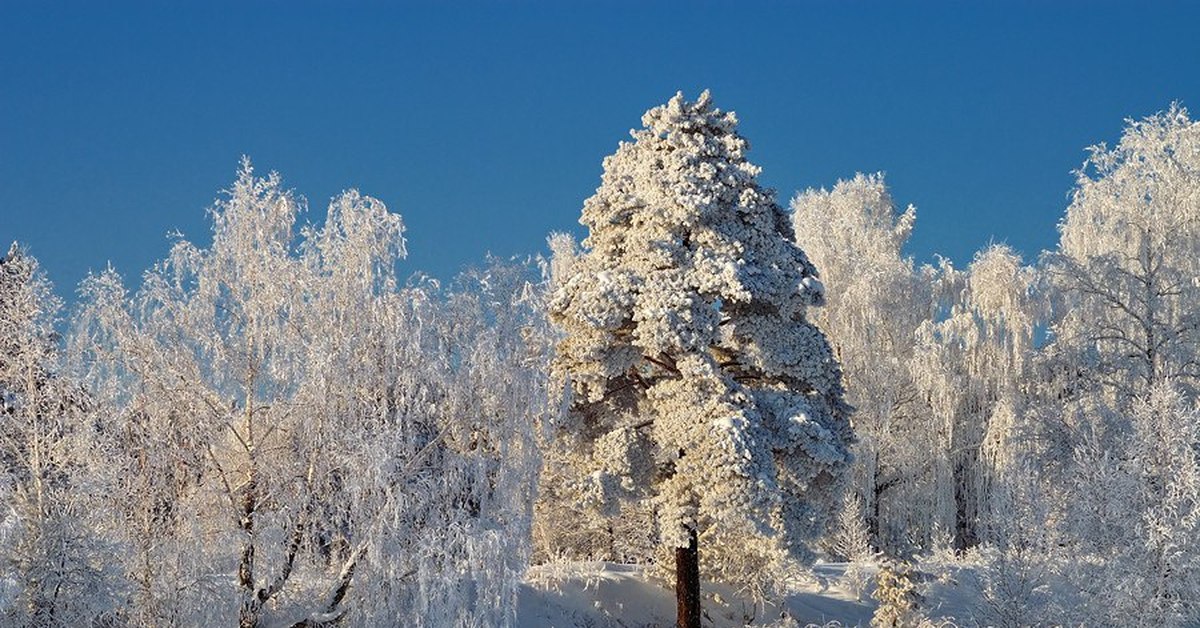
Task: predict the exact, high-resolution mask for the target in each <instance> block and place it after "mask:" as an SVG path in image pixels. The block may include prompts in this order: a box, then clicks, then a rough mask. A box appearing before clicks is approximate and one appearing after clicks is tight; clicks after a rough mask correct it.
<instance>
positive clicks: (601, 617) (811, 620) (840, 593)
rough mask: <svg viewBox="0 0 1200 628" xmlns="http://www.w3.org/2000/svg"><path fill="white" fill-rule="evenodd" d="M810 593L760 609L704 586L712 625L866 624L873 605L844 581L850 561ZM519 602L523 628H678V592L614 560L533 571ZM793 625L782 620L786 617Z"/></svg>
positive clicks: (825, 568)
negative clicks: (676, 602)
mask: <svg viewBox="0 0 1200 628" xmlns="http://www.w3.org/2000/svg"><path fill="white" fill-rule="evenodd" d="M814 569H815V575H816V576H817V578H816V580H817V581H816V582H814V583H813V584H812V586H811V590H803V591H799V592H797V593H795V594H793V595H792V596H790V597H788V598H787V599H786V600H785V601H784V602H783V604H782V606H775V605H767V606H765V607H764V606H762V605H755V604H754V603H753V602H752V601H751V600H749V599H748V598H746V597H745V596H739V595H738V594H737V593H736V592H734V591H733V590H732V589H730V588H729V587H722V586H715V585H705V586H704V591H703V593H704V602H703V605H704V612H705V614H706V616H707V619H708V621H706V623H705V625H706V626H713V627H714V628H724V627H727V626H746V625H752V626H771V625H785V626H794V625H800V626H805V625H809V624H816V625H819V626H820V625H825V624H827V623H829V622H834V621H836V622H838V623H839V624H840V625H842V626H858V625H862V626H865V625H867V624H868V622H869V621H870V619H871V613H872V612H874V609H875V604H874V600H871V599H870V597H869V595H868V594H867V593H866V592H864V593H863V594H862V600H861V601H860V600H859V596H857V595H855V594H854V592H853V591H851V590H850V588H848V587H847V586H846V585H845V583H844V580H845V579H844V575H845V572H846V570H847V565H845V564H818V565H816V567H815V568H814ZM526 581H527V584H526V585H525V587H524V588H523V589H522V591H521V595H520V598H519V600H518V602H517V605H518V606H517V625H518V626H520V627H521V628H570V627H577V626H578V627H588V628H591V627H596V628H600V627H608V626H620V627H625V626H630V627H632V626H639V627H640V626H664V627H665V626H673V625H674V623H675V598H674V594H673V592H672V591H669V590H667V589H666V588H664V587H663V586H661V585H660V584H658V583H656V582H653V581H649V580H647V578H646V577H645V576H644V575H643V572H642V570H641V568H640V567H637V566H631V565H616V564H612V563H601V562H593V563H571V564H562V565H544V566H539V567H533V568H531V569H530V571H529V574H528V576H527V578H526ZM784 617H789V618H791V619H794V620H795V622H796V623H792V621H790V620H785V621H783V622H781V618H784Z"/></svg>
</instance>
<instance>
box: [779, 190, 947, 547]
mask: <svg viewBox="0 0 1200 628" xmlns="http://www.w3.org/2000/svg"><path fill="white" fill-rule="evenodd" d="M791 211H792V223H793V225H794V227H795V231H796V242H797V243H798V244H799V245H800V247H801V248H802V249H803V250H804V251H805V252H806V253H807V254H808V256H809V259H811V260H812V261H813V263H814V264H815V265H816V266H817V268H820V269H821V276H822V278H823V279H824V280H825V281H826V282H827V283H828V284H829V288H828V290H827V293H826V297H825V298H826V304H825V306H824V307H822V308H820V309H818V310H816V311H814V312H813V314H812V319H813V321H814V323H816V324H817V325H818V326H819V327H820V328H821V329H822V330H824V331H825V333H826V334H827V335H828V336H829V339H830V342H831V343H832V345H833V347H834V351H835V353H836V354H837V358H838V361H839V362H840V363H841V365H842V370H843V372H844V374H845V382H846V390H847V399H848V401H849V402H850V403H851V404H852V405H853V406H854V408H855V410H854V432H855V435H856V436H857V437H858V442H857V443H856V445H855V453H856V455H855V463H854V490H855V493H857V494H858V496H859V500H860V502H861V506H862V508H863V510H864V514H865V516H866V522H865V523H866V525H867V527H868V529H869V531H870V536H871V543H872V544H873V545H874V546H875V547H876V548H878V549H881V550H888V551H892V552H894V551H896V550H898V549H900V546H901V545H902V544H903V542H904V540H905V539H907V538H908V537H909V536H910V530H909V528H910V527H911V525H912V523H913V522H915V521H918V520H920V519H922V518H923V517H924V516H926V514H927V513H928V512H929V511H930V510H931V507H932V504H931V503H929V502H928V497H929V496H931V494H932V491H931V486H930V482H929V478H930V477H932V474H931V472H930V471H931V470H930V469H929V466H928V463H929V452H930V450H931V445H932V443H933V442H934V441H935V440H936V437H935V433H934V432H933V431H932V424H931V422H930V420H929V416H930V409H929V404H928V401H927V399H926V397H925V396H924V395H922V394H921V390H920V389H919V388H918V386H917V385H916V382H915V381H914V374H913V372H912V369H913V356H914V351H915V349H916V343H917V329H918V328H920V326H921V325H922V324H924V323H925V322H926V321H928V320H930V319H931V318H932V317H933V315H934V309H935V305H936V304H935V300H934V293H933V285H934V279H935V271H934V270H933V269H932V268H929V267H921V268H918V267H916V266H915V264H914V263H913V260H912V258H911V257H907V256H905V255H904V252H903V248H904V245H905V243H906V242H907V241H908V238H909V236H910V234H911V233H912V229H913V224H914V222H915V221H916V209H915V208H914V207H912V206H911V205H910V206H909V207H908V208H907V209H906V210H905V211H904V212H897V211H896V207H895V204H894V202H893V201H892V197H891V194H890V192H889V191H888V189H887V185H886V183H885V182H884V178H883V175H882V174H873V175H863V174H859V175H856V176H855V177H854V178H853V179H850V180H845V181H838V183H837V184H836V185H835V186H834V187H833V188H832V189H830V190H825V189H819V190H815V189H810V190H807V191H805V192H803V193H801V194H798V195H796V197H795V198H793V199H792V202H791ZM847 503H854V502H847Z"/></svg>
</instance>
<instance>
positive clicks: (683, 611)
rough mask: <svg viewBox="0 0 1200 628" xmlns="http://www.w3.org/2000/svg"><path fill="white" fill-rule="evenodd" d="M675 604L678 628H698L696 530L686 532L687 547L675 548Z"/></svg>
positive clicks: (698, 583)
mask: <svg viewBox="0 0 1200 628" xmlns="http://www.w3.org/2000/svg"><path fill="white" fill-rule="evenodd" d="M675 603H676V608H677V613H678V620H677V621H676V624H675V625H676V626H677V627H678V628H700V550H699V547H698V542H697V540H696V530H695V529H694V528H693V529H691V530H688V546H687V547H677V548H675Z"/></svg>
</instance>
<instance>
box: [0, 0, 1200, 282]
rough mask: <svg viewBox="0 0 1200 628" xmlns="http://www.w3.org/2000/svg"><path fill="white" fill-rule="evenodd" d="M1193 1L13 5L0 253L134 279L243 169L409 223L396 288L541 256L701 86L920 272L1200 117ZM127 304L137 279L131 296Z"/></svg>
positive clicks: (777, 180) (784, 195)
mask: <svg viewBox="0 0 1200 628" xmlns="http://www.w3.org/2000/svg"><path fill="white" fill-rule="evenodd" d="M1197 24H1200V9H1198V4H1197V3H1190V4H1185V3H1182V2H1164V3H1153V2H1136V3H1135V2H1128V3H1123V4H1116V3H1103V2H1102V3H1096V2H1057V3H1048V2H1017V3H1002V2H982V3H967V2H954V3H944V4H943V3H937V4H931V3H909V2H900V3H887V4H884V3H878V4H877V3H866V2H845V3H843V2H832V1H830V2H813V3H782V2H765V3H749V2H747V3H734V2H724V3H700V4H696V3H682V2H681V3H649V4H642V3H606V2H559V3H549V2H545V3H541V2H539V3H534V2H498V3H487V4H473V5H472V4H442V3H439V4H437V5H435V4H433V3H429V4H421V5H401V6H384V5H382V4H357V3H342V2H336V3H335V2H327V3H292V2H258V3H254V2H251V3H247V4H246V5H245V6H243V5H241V4H234V3H228V4H223V3H212V2H207V3H195V4H188V3H182V2H153V3H143V4H126V3H121V2H91V3H86V4H85V3H78V4H59V3H42V2H37V3H35V2H26V1H14V0H0V240H2V241H4V242H5V246H6V243H7V242H8V241H10V240H13V239H16V240H20V241H22V242H24V243H26V244H28V245H29V246H30V247H31V249H32V251H33V253H34V254H35V255H36V256H38V257H39V258H40V259H41V260H42V263H43V264H44V266H45V267H46V268H47V269H48V271H49V273H50V276H51V279H52V280H53V281H55V283H56V284H57V285H58V288H59V291H60V292H61V293H63V294H70V293H72V291H73V289H74V286H75V284H76V283H77V282H78V281H79V280H80V279H81V278H82V277H83V276H84V275H85V273H86V272H87V271H88V270H89V269H100V268H103V267H104V265H105V264H106V263H107V262H108V261H110V260H111V261H112V263H113V264H114V265H115V266H116V267H117V268H118V270H120V271H121V272H122V273H123V274H124V275H125V276H126V277H127V278H136V276H137V275H138V274H139V273H140V272H141V271H142V270H143V269H144V268H146V267H147V266H148V265H149V264H151V263H152V262H153V261H154V260H156V259H158V258H160V257H162V256H163V255H164V254H165V253H166V251H167V247H168V241H167V239H166V237H165V234H166V233H167V232H169V231H173V230H176V229H178V230H181V231H183V232H184V233H185V234H187V235H188V236H189V237H190V238H192V239H194V240H197V241H201V242H203V241H207V240H208V224H207V218H206V216H205V212H204V210H205V208H206V207H208V206H209V205H210V204H211V202H212V200H213V199H214V198H215V197H216V196H217V193H218V191H219V190H220V189H223V188H224V187H226V186H228V185H229V183H230V182H231V181H232V179H233V176H234V173H235V170H236V167H237V162H238V158H239V156H240V155H242V154H247V155H250V156H251V158H252V159H253V160H254V162H255V164H256V166H257V167H258V168H259V169H260V170H263V171H266V170H278V171H279V172H280V173H282V175H283V176H284V179H285V182H286V183H287V184H288V185H289V186H290V187H293V188H295V189H296V190H297V191H298V192H299V193H301V194H303V195H304V196H306V197H307V198H308V199H309V201H310V214H309V216H310V218H311V219H312V220H314V221H316V220H320V219H321V218H322V217H323V215H324V208H325V205H326V203H327V202H328V199H329V198H330V197H331V196H333V195H334V194H336V193H338V192H339V191H340V190H342V189H344V188H348V187H357V188H359V189H361V190H362V191H363V192H364V193H367V194H371V195H373V196H376V197H379V198H381V199H382V200H384V201H385V202H386V203H387V204H388V206H389V207H391V208H392V209H393V210H395V211H399V212H400V213H401V214H403V216H404V219H405V221H406V223H407V225H408V227H409V231H408V236H409V249H410V253H411V254H410V257H409V260H408V261H407V262H406V263H405V268H404V269H403V270H404V271H405V273H406V274H407V273H408V272H413V271H417V270H423V271H427V272H430V273H431V274H433V275H435V276H439V277H443V278H445V277H449V276H451V275H452V274H453V273H454V272H455V271H456V270H457V269H459V268H461V267H462V266H463V265H466V264H471V263H475V262H478V261H479V260H481V259H482V257H483V255H484V254H485V252H487V251H491V252H493V253H496V254H500V255H505V256H507V255H512V254H518V253H522V254H523V253H530V252H536V251H540V250H541V249H542V248H543V246H544V238H545V235H546V233H547V232H549V231H551V230H568V229H569V230H574V231H576V232H577V233H579V232H580V229H581V228H580V227H579V226H578V224H577V222H576V221H577V219H578V215H579V210H580V206H581V203H582V201H583V199H584V198H586V197H587V196H589V195H590V194H591V193H592V191H593V190H594V189H595V187H596V186H597V185H598V183H599V177H600V170H601V165H600V162H601V159H602V158H603V157H604V156H605V155H607V154H609V153H611V152H613V150H614V149H615V148H616V145H617V142H618V141H620V140H622V139H625V138H626V137H627V131H628V129H630V128H631V127H634V126H637V125H638V124H639V119H640V116H641V114H642V112H643V111H644V110H646V109H647V108H649V107H652V106H654V105H656V104H659V103H661V102H664V101H665V100H667V99H668V98H669V97H670V96H671V95H672V94H673V93H674V92H675V91H676V90H682V91H683V92H685V93H686V94H688V95H689V96H691V97H694V96H695V95H696V94H698V93H699V92H700V91H701V90H702V89H703V88H706V87H707V88H711V89H712V91H713V95H714V98H715V100H716V103H717V105H718V106H720V107H722V108H724V109H733V110H735V111H737V113H738V115H739V117H740V119H741V130H742V132H743V134H744V135H746V136H747V137H748V138H749V139H750V141H751V142H752V144H753V147H754V148H753V150H752V152H751V158H752V160H754V161H755V162H757V163H758V164H759V165H761V166H763V168H764V173H763V179H764V180H765V181H766V183H767V184H769V185H771V186H773V187H775V188H776V189H778V190H779V194H780V197H781V199H780V200H781V202H786V201H787V199H788V198H790V197H791V195H792V194H794V193H795V192H796V191H797V190H802V189H804V188H807V187H810V186H829V185H832V184H833V183H834V182H835V181H836V180H837V179H838V178H839V177H848V176H851V175H853V174H854V173H855V172H856V171H864V172H865V171H875V170H883V171H886V172H887V176H888V181H889V183H890V184H891V186H892V189H893V192H894V196H895V197H896V199H897V201H899V202H900V203H901V204H905V203H910V202H911V203H914V204H916V205H917V206H918V220H917V227H916V233H915V236H914V238H913V240H912V242H911V246H910V249H911V252H912V253H913V254H914V255H915V256H916V257H917V258H918V260H921V261H925V260H929V259H930V258H931V257H932V255H933V254H934V253H942V254H943V255H946V256H949V257H951V258H952V259H954V260H955V261H957V262H959V263H964V262H966V261H968V260H969V259H970V257H971V255H972V253H973V252H974V251H975V250H976V249H978V248H979V247H981V246H983V245H985V244H987V243H988V242H989V241H993V240H995V241H1006V242H1008V243H1010V244H1012V245H1013V246H1015V247H1016V248H1018V249H1019V250H1021V251H1022V252H1024V253H1025V254H1026V256H1027V257H1032V256H1034V255H1036V254H1037V252H1038V251H1039V250H1041V249H1043V248H1047V247H1051V246H1053V244H1054V242H1055V241H1056V239H1057V234H1056V231H1055V225H1056V223H1057V221H1058V220H1059V218H1060V216H1061V214H1062V211H1063V209H1064V208H1065V206H1066V203H1067V195H1068V193H1069V192H1070V189H1071V186H1072V182H1073V177H1072V175H1071V173H1070V172H1071V170H1072V169H1073V168H1075V167H1077V166H1078V165H1079V164H1080V162H1081V161H1082V159H1083V157H1084V153H1083V149H1084V147H1086V146H1087V145H1089V144H1092V143H1095V142H1098V141H1109V142H1111V141H1113V140H1114V139H1116V138H1117V137H1118V136H1119V133H1120V130H1121V127H1122V121H1123V119H1124V118H1126V117H1129V116H1134V117H1142V116H1145V115H1148V114H1150V113H1153V112H1154V111H1157V110H1160V109H1164V108H1166V107H1167V106H1168V104H1169V103H1170V102H1171V101H1172V100H1181V101H1183V102H1184V104H1185V105H1192V106H1193V107H1195V108H1197V109H1200V42H1198V40H1197V34H1196V27H1197ZM131 283H132V282H131Z"/></svg>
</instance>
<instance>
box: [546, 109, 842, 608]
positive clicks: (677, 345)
mask: <svg viewBox="0 0 1200 628" xmlns="http://www.w3.org/2000/svg"><path fill="white" fill-rule="evenodd" d="M642 123H643V125H644V128H642V129H640V130H635V131H633V132H632V136H633V140H634V141H632V142H624V143H622V144H621V145H620V147H619V148H618V150H617V152H616V153H615V154H613V155H611V156H609V157H607V158H606V159H605V160H604V174H603V178H602V183H601V185H600V187H599V188H598V189H597V191H596V194H595V195H593V196H592V197H591V198H589V199H588V200H587V201H586V202H585V203H584V207H583V216H582V218H581V222H582V223H583V224H584V225H586V226H587V227H588V229H589V235H588V237H587V239H586V240H584V242H583V251H582V252H581V253H580V254H579V255H578V256H577V257H576V258H575V259H574V260H573V263H572V264H571V267H570V270H569V278H567V279H566V280H565V281H564V282H562V285H561V286H560V287H559V289H558V290H557V291H556V293H555V295H554V297H553V299H552V301H551V304H550V314H551V317H552V320H554V321H555V322H556V323H558V324H559V325H560V326H561V327H562V328H563V329H564V330H565V332H566V338H565V339H564V340H563V341H562V342H561V343H560V344H559V346H558V352H557V356H556V358H555V361H554V370H555V371H556V372H557V373H558V374H560V375H562V376H565V377H566V378H568V379H569V380H570V382H571V386H572V389H573V391H574V395H575V397H574V401H573V404H572V408H571V412H570V418H569V419H568V420H567V421H566V422H565V423H564V424H563V425H562V427H563V431H564V432H565V433H567V434H568V435H569V437H571V438H573V439H575V442H577V445H578V451H579V452H580V455H581V456H585V457H586V458H587V459H588V460H590V466H591V470H592V473H591V475H590V476H589V477H588V478H587V479H586V482H588V483H589V485H590V486H591V487H592V489H593V491H594V494H595V495H596V497H597V498H598V499H599V500H600V501H606V500H611V499H612V498H616V497H620V496H624V497H630V498H652V499H653V500H654V502H655V504H656V506H657V512H658V519H659V527H660V533H661V539H662V543H663V545H665V546H666V547H669V548H674V549H675V559H676V560H675V564H676V574H675V575H676V584H677V586H676V591H677V597H678V598H679V602H680V623H681V625H696V626H698V625H699V614H698V612H699V599H698V593H699V572H698V548H699V547H701V546H702V545H703V546H704V547H708V544H707V543H705V540H707V539H713V540H714V541H716V540H717V539H724V540H726V541H728V542H733V540H734V539H743V540H742V542H743V543H751V542H757V543H759V544H760V545H762V546H765V547H769V548H771V549H772V550H777V551H779V552H780V553H782V554H787V555H791V556H805V555H806V554H807V549H806V542H807V541H808V540H810V539H812V538H813V537H814V536H815V535H817V534H818V533H820V532H821V531H822V529H823V528H824V526H825V524H826V521H827V519H828V518H829V515H830V513H831V512H833V511H834V510H835V509H836V507H837V505H838V504H839V503H840V498H841V495H840V493H841V486H842V484H843V479H844V477H845V475H846V472H847V468H848V466H849V463H850V460H851V456H850V453H849V445H850V442H851V440H852V434H851V430H850V424H849V421H848V412H849V408H848V406H847V405H846V403H845V402H844V401H843V390H842V384H841V374H840V372H839V368H838V365H837V362H836V361H835V359H834V357H833V355H832V352H831V350H830V347H829V344H828V343H827V342H826V340H825V337H824V335H823V334H822V333H821V331H820V330H818V329H817V328H816V327H815V326H813V325H812V324H811V323H809V322H808V321H807V319H806V317H805V311H806V310H807V308H808V307H809V306H812V305H819V304H821V303H822V301H823V298H824V288H823V286H822V284H821V282H820V281H819V280H818V279H817V271H816V268H815V267H814V266H813V265H812V264H811V263H810V262H809V260H808V258H807V257H806V256H805V255H804V253H803V251H801V250H800V248H799V247H797V246H796V245H795V244H794V243H793V241H792V226H791V223H790V221H789V218H788V216H787V214H786V213H785V212H784V210H783V209H782V208H781V207H780V206H779V205H778V204H777V203H776V202H775V199H774V194H773V192H772V191H771V190H769V189H766V188H763V187H762V186H760V185H759V183H758V181H757V179H756V177H757V175H758V173H759V168H758V167H757V166H754V165H753V164H751V163H750V162H748V161H747V160H746V151H747V150H748V149H749V144H748V142H747V141H746V140H745V139H743V138H742V137H741V136H740V135H738V134H737V131H736V125H737V120H736V118H735V116H734V115H733V114H732V113H726V112H723V111H720V110H719V109H716V108H714V107H713V106H712V102H711V98H710V96H709V94H708V92H705V93H703V94H702V95H701V96H700V98H699V100H697V101H696V102H687V101H685V100H684V99H683V96H682V95H681V94H677V95H676V96H675V97H674V98H672V99H671V100H670V102H668V103H667V104H666V105H663V106H660V107H656V108H654V109H651V110H650V111H648V112H647V113H646V114H645V116H643V118H642ZM746 539H749V540H746ZM718 545H719V543H718V542H714V546H718Z"/></svg>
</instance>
